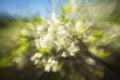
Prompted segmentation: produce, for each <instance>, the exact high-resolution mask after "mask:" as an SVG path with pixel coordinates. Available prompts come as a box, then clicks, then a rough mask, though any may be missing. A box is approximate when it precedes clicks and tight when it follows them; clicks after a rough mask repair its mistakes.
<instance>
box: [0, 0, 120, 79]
mask: <svg viewBox="0 0 120 80" xmlns="http://www.w3.org/2000/svg"><path fill="white" fill-rule="evenodd" d="M119 3H120V1H119V0H69V1H68V3H67V4H66V5H63V6H62V5H61V7H60V12H59V13H56V9H55V6H54V7H53V11H52V16H51V17H50V18H46V17H44V16H41V17H40V16H37V15H34V16H30V17H27V18H26V17H25V18H24V17H12V16H9V15H1V16H0V80H119V79H120V76H119V75H120V63H119V61H120V9H119V7H120V5H119ZM55 4H57V3H55V2H54V5H55Z"/></svg>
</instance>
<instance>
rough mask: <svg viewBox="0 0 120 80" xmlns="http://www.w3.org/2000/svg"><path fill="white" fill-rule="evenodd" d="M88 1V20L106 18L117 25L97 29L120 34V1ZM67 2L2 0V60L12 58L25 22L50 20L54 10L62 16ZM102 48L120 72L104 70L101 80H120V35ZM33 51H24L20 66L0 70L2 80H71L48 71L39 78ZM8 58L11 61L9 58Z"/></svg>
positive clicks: (0, 13) (32, 49) (65, 0)
mask: <svg viewBox="0 0 120 80" xmlns="http://www.w3.org/2000/svg"><path fill="white" fill-rule="evenodd" d="M85 1H86V3H87V4H89V3H90V5H89V6H87V7H88V11H89V10H90V11H89V12H88V14H89V17H92V18H91V19H94V20H96V19H104V20H106V21H109V22H110V24H111V23H112V25H117V27H114V26H109V25H110V24H109V23H107V24H104V23H102V22H100V23H99V22H96V25H97V26H105V27H106V26H107V27H106V28H108V29H111V30H113V31H114V32H111V34H119V33H120V5H119V4H120V0H85ZM68 2H69V0H0V60H3V58H6V57H7V56H10V55H11V53H12V52H13V51H14V50H15V49H17V47H18V46H19V44H18V41H19V37H20V33H21V29H22V28H23V27H24V26H26V23H28V22H31V23H34V22H35V21H37V20H38V18H39V17H42V16H43V17H45V18H47V19H50V18H51V15H52V12H53V11H54V10H55V12H56V13H58V14H59V13H61V6H65V5H67V3H68ZM113 27H114V28H113ZM106 31H107V29H106ZM102 47H104V48H105V49H107V50H110V51H111V53H112V54H111V55H110V56H109V57H107V58H106V59H105V60H106V61H107V62H108V63H110V64H111V65H113V66H115V68H116V70H118V72H116V71H115V72H112V71H111V72H109V70H105V73H104V75H106V77H104V78H100V79H99V80H119V79H120V77H119V76H120V73H119V72H120V35H119V36H117V37H116V38H115V39H114V40H113V41H111V43H110V44H108V45H106V46H102ZM32 52H34V46H30V47H29V48H28V49H27V50H26V51H24V52H23V53H25V54H24V55H22V56H23V59H22V60H21V62H22V63H21V64H16V63H9V64H7V66H4V67H0V80H35V79H36V77H39V80H68V79H67V78H61V76H59V73H57V72H56V73H55V72H49V73H47V72H45V73H44V74H42V75H41V76H39V73H40V72H42V71H41V69H36V66H34V65H33V63H32V62H31V61H30V60H29V58H30V56H31V54H30V53H32ZM6 59H7V58H6ZM6 59H4V62H5V61H6ZM9 59H11V58H10V57H9ZM9 59H8V60H9ZM68 74H69V73H68ZM98 74H100V76H102V73H99V72H98ZM111 75H112V76H111ZM70 80H74V79H70ZM76 80H77V79H76ZM81 80H84V79H81Z"/></svg>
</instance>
